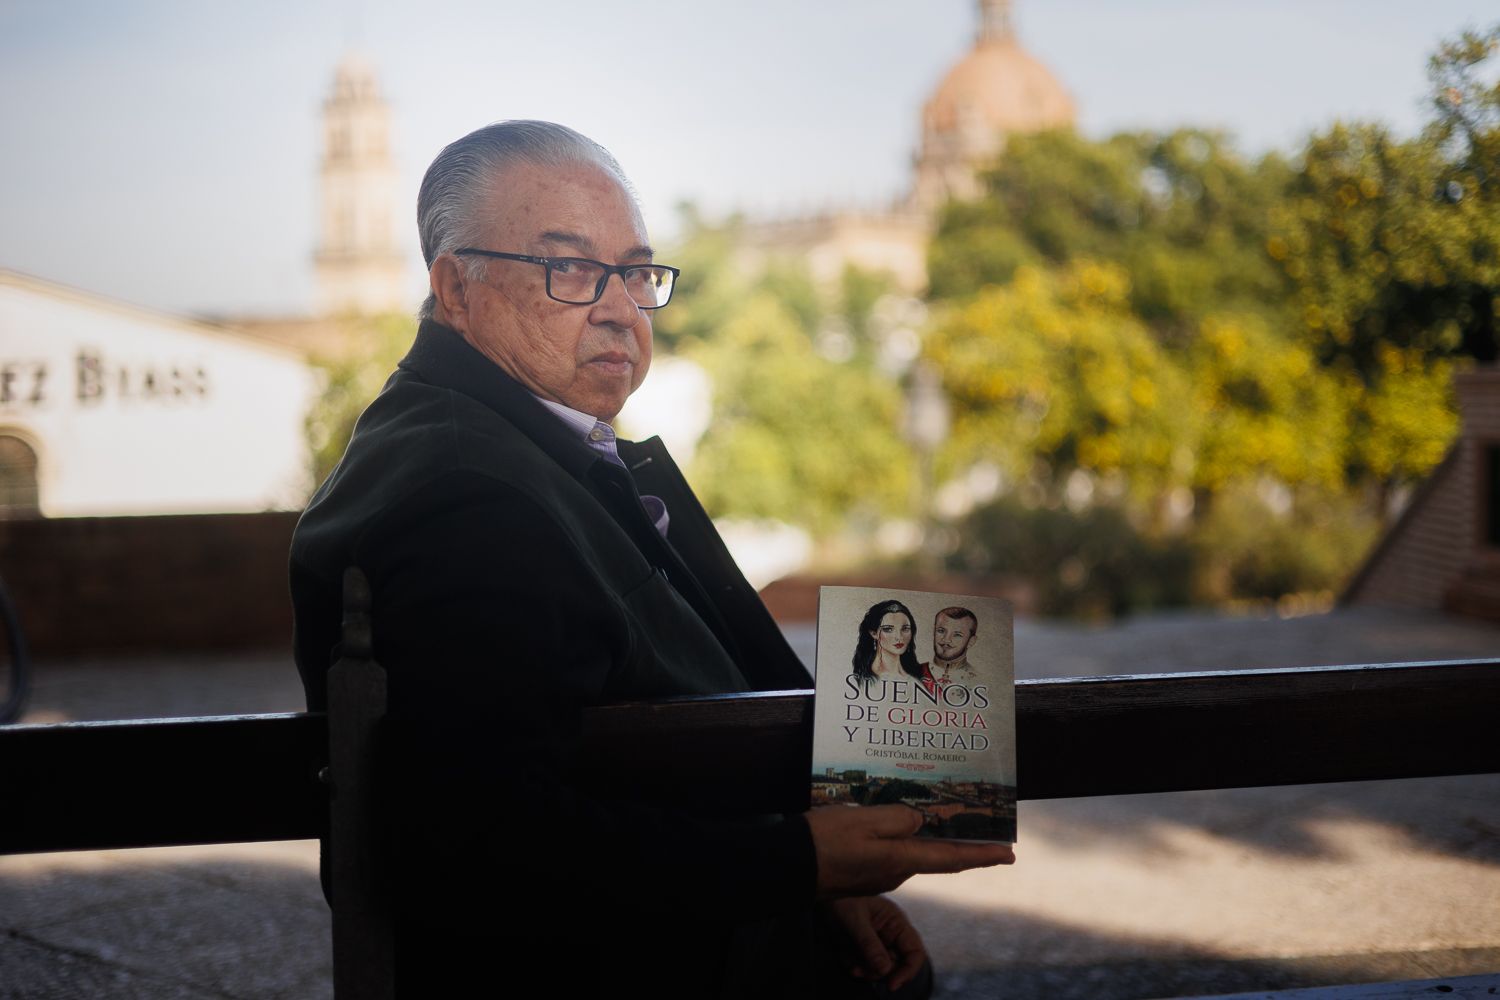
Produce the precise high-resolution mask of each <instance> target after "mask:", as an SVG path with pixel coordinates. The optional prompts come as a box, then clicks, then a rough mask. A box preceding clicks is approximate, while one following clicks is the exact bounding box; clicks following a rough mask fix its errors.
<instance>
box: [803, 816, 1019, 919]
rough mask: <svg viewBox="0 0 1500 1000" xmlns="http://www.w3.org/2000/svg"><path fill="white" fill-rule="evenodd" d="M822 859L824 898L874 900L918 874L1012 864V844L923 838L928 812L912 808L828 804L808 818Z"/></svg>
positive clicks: (820, 873) (821, 894) (820, 892)
mask: <svg viewBox="0 0 1500 1000" xmlns="http://www.w3.org/2000/svg"><path fill="white" fill-rule="evenodd" d="M807 825H808V827H809V828H810V829H811V830H812V839H813V850H814V852H815V853H816V855H817V859H818V887H817V891H818V898H820V899H836V898H839V897H841V896H874V895H876V894H877V893H882V892H888V891H889V890H891V889H894V888H896V886H898V885H900V884H901V883H902V882H905V881H906V880H907V879H909V878H911V877H912V876H913V875H927V874H935V873H938V872H961V871H966V870H968V869H970V868H987V867H989V866H991V865H1008V864H1011V863H1013V862H1014V861H1015V860H1016V855H1015V852H1014V851H1012V850H1011V849H1010V847H1009V845H1006V844H967V843H963V842H962V841H951V840H919V839H917V837H916V836H915V834H916V832H917V831H918V830H920V829H921V828H922V814H921V813H919V812H918V811H917V810H915V809H913V808H911V807H910V806H900V805H894V806H859V807H857V808H851V807H849V806H825V807H823V808H820V809H813V810H811V811H809V812H808V814H807Z"/></svg>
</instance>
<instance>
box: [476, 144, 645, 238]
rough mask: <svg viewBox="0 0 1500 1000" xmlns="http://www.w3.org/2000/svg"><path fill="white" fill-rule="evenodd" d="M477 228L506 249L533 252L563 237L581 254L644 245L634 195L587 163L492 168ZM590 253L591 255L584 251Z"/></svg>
mask: <svg viewBox="0 0 1500 1000" xmlns="http://www.w3.org/2000/svg"><path fill="white" fill-rule="evenodd" d="M483 214H484V217H483V218H482V219H481V220H480V221H481V224H483V225H484V226H485V228H486V229H487V230H488V231H489V232H490V233H491V234H492V235H493V237H494V238H496V239H500V240H504V241H508V242H510V243H511V244H512V246H511V247H508V248H506V249H515V248H518V247H519V248H522V249H535V244H536V243H537V242H538V241H543V240H544V237H547V236H549V235H552V236H556V235H559V234H565V235H567V236H569V237H570V240H569V241H568V242H577V243H578V244H579V245H578V246H577V247H576V249H578V250H579V251H580V253H581V255H583V256H599V257H600V258H601V259H605V258H606V257H613V256H615V255H617V254H620V253H623V252H625V251H627V250H629V249H630V248H632V247H638V246H639V247H643V246H646V245H647V243H648V241H647V239H646V225H645V222H644V220H643V219H642V216H641V209H640V206H639V205H638V204H637V203H636V199H635V195H634V194H633V193H632V192H631V191H630V189H629V188H628V187H626V185H625V184H624V183H623V181H622V180H621V179H620V177H619V176H617V175H616V174H615V173H614V172H613V171H611V170H609V169H607V168H605V167H603V166H601V165H599V164H596V163H591V162H588V161H579V162H565V163H561V164H555V165H554V164H541V163H532V162H529V161H520V162H516V163H512V164H508V165H506V166H504V167H501V168H500V169H499V170H497V171H496V172H495V173H494V174H493V176H492V178H491V180H490V195H489V198H488V199H487V200H486V203H485V207H484V212H483ZM589 250H594V251H597V252H596V253H584V252H583V251H589Z"/></svg>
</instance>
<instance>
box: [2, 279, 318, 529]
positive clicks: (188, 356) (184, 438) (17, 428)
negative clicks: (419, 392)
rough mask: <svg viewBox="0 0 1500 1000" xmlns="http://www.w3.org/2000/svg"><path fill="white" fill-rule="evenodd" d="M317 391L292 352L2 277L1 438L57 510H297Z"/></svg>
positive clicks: (44, 502) (46, 504)
mask: <svg viewBox="0 0 1500 1000" xmlns="http://www.w3.org/2000/svg"><path fill="white" fill-rule="evenodd" d="M316 388H317V378H316V375H315V373H314V371H313V370H312V369H311V368H309V366H308V365H307V364H306V363H304V362H303V360H302V359H301V358H300V357H299V356H298V355H297V354H296V353H295V352H292V351H289V350H286V349H282V348H276V347H273V346H269V345H265V344H261V343H258V342H255V341H252V340H250V339H248V338H245V337H242V336H239V335H235V334H233V333H229V332H227V331H224V330H221V329H219V328H216V327H212V326H208V325H206V324H200V323H194V322H192V321H189V320H184V319H179V318H176V317H172V316H168V315H165V314H161V313H156V312H153V311H151V310H146V309H138V308H135V307H131V306H124V305H120V304H117V303H112V302H109V301H106V300H103V299H100V298H96V297H94V296H91V295H87V294H85V293H81V292H77V291H74V290H71V289H66V288H63V287H61V286H57V285H51V284H48V283H45V282H41V281H37V280H35V279H32V278H28V277H24V276H21V275H16V274H12V273H6V272H0V434H5V433H10V434H15V435H17V436H19V437H21V438H23V439H24V440H26V441H27V443H29V444H30V445H31V446H32V447H33V448H34V449H35V450H36V452H37V458H38V480H39V492H40V504H41V510H42V513H43V514H45V515H47V516H51V517H60V516H79V515H110V514H177V513H222V512H232V511H258V510H267V509H295V508H297V507H300V506H301V505H302V503H303V501H304V500H305V499H306V496H307V493H308V489H309V485H310V484H309V481H308V477H309V472H308V468H307V465H308V463H307V447H306V444H305V441H304V436H303V420H304V417H305V415H306V413H307V409H308V407H309V405H310V404H311V402H312V399H313V396H314V394H315V392H316Z"/></svg>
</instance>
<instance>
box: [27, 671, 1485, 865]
mask: <svg viewBox="0 0 1500 1000" xmlns="http://www.w3.org/2000/svg"><path fill="white" fill-rule="evenodd" d="M1016 705H1017V717H1018V719H1017V731H1018V743H1019V758H1020V759H1019V764H1020V772H1021V784H1020V795H1021V797H1022V798H1027V799H1042V798H1062V797H1070V796H1087V795H1112V794H1129V793H1136V792H1158V791H1185V790H1190V789H1203V788H1237V787H1250V786H1256V785H1289V784H1307V783H1313V782H1323V781H1354V780H1362V779H1371V778H1407V777H1427V776H1436V775H1447V774H1483V773H1493V772H1500V739H1497V738H1495V735H1494V733H1495V731H1496V726H1495V719H1496V715H1497V709H1500V660H1469V661H1456V662H1443V663H1432V664H1395V665H1373V666H1364V667H1331V668H1314V669H1302V670H1266V671H1240V672H1229V673H1215V674H1161V675H1149V676H1133V677H1101V678H1089V679H1069V680H1061V681H1023V682H1021V683H1020V684H1019V685H1017V691H1016ZM811 732H812V696H811V693H810V692H805V691H804V692H782V693H774V694H763V695H750V696H725V697H718V698H700V699H681V700H677V701H671V702H661V703H656V704H634V705H621V706H609V707H601V708H595V709H590V710H588V711H587V712H586V713H585V717H584V720H583V732H582V737H581V742H580V750H579V754H578V758H577V759H578V761H579V770H580V773H584V774H586V778H585V779H584V780H586V781H587V782H588V784H589V786H590V787H591V788H597V789H599V790H600V792H601V793H603V794H620V795H640V796H643V797H645V798H647V799H657V800H660V801H663V802H668V803H672V804H674V805H676V806H678V807H686V806H696V807H701V808H703V809H705V810H708V811H719V810H722V811H725V812H745V811H755V812H771V811H795V810H798V809H800V808H803V807H805V805H806V797H807V784H808V782H807V768H808V760H809V748H810V745H811ZM325 747H326V731H325V727H324V721H323V719H322V717H321V716H311V715H296V716H292V715H288V716H257V717H247V718H236V719H195V720H174V721H156V722H143V723H76V724H65V725H59V726H20V727H3V728H0V789H4V794H5V796H6V808H5V813H4V815H3V817H0V853H19V852H23V851H36V850H72V849H86V848H106V847H132V846H147V845H170V844H188V843H218V842H226V841H237V840H276V839H286V838H301V837H313V836H317V835H318V833H319V830H320V827H321V825H322V816H323V815H324V813H323V810H325V809H326V807H327V804H326V799H325V796H324V792H323V790H322V788H321V786H319V785H318V784H317V782H316V780H315V775H316V774H317V771H318V770H319V769H320V768H321V767H322V766H323V762H324V761H325V759H326V751H325Z"/></svg>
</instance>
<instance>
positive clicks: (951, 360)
mask: <svg viewBox="0 0 1500 1000" xmlns="http://www.w3.org/2000/svg"><path fill="white" fill-rule="evenodd" d="M925 353H926V356H927V358H928V359H929V360H930V361H932V362H933V363H934V364H936V365H937V366H938V368H939V370H940V371H941V372H942V375H943V385H944V388H945V390H946V391H947V393H948V395H949V398H950V399H951V401H952V403H953V408H954V422H953V432H952V438H951V441H950V446H949V453H948V460H949V461H948V466H949V467H953V466H957V467H964V466H966V465H968V464H970V463H972V462H975V461H978V460H988V461H991V462H994V463H996V464H997V465H998V466H999V467H1000V468H1001V469H1002V470H1004V471H1005V472H1006V473H1008V475H1009V477H1010V478H1011V479H1012V480H1014V481H1020V482H1028V481H1029V482H1031V483H1033V484H1035V485H1036V486H1037V487H1039V489H1040V491H1041V493H1042V495H1043V497H1044V498H1045V499H1046V500H1047V501H1048V502H1056V501H1057V499H1058V498H1059V496H1060V495H1061V491H1062V489H1063V487H1064V485H1065V483H1066V481H1067V478H1068V474H1069V473H1070V472H1071V471H1073V470H1074V469H1082V470H1085V471H1087V472H1089V473H1092V474H1094V475H1095V476H1098V477H1102V478H1106V479H1116V480H1120V479H1123V480H1124V481H1125V482H1127V483H1128V488H1129V489H1130V491H1131V492H1132V493H1134V494H1135V496H1136V497H1137V498H1139V499H1141V500H1143V501H1145V500H1148V499H1149V498H1151V497H1154V496H1157V495H1159V494H1160V493H1161V492H1163V491H1164V490H1166V489H1168V488H1170V487H1172V486H1173V485H1185V484H1186V483H1188V482H1189V481H1190V479H1189V477H1190V473H1191V469H1190V468H1187V467H1184V463H1183V455H1184V453H1187V454H1191V447H1192V443H1193V440H1194V437H1195V435H1196V428H1195V426H1194V423H1193V417H1192V414H1191V413H1190V412H1188V411H1185V409H1184V407H1183V406H1182V405H1181V404H1182V401H1183V400H1185V399H1186V398H1187V395H1188V384H1187V378H1186V373H1185V371H1184V370H1183V368H1182V367H1181V365H1180V364H1178V363H1177V362H1176V360H1175V359H1174V358H1173V357H1172V356H1171V355H1170V354H1169V353H1168V352H1166V351H1165V350H1164V349H1163V348H1162V346H1161V345H1160V344H1159V343H1158V342H1157V340H1156V339H1155V338H1154V337H1153V336H1152V332H1151V330H1150V328H1149V327H1148V326H1147V325H1146V324H1145V323H1144V322H1142V321H1141V319H1140V318H1139V317H1138V316H1136V315H1135V314H1134V313H1133V312H1132V310H1131V308H1130V303H1129V285H1128V282H1127V280H1126V278H1125V275H1124V272H1123V271H1122V270H1121V269H1120V268H1118V267H1115V266H1113V265H1104V264H1092V263H1075V264H1072V265H1070V266H1068V267H1067V268H1064V269H1061V270H1058V271H1052V270H1044V269H1040V268H1035V267H1024V268H1022V269H1020V270H1019V271H1017V272H1016V275H1015V278H1014V280H1013V281H1012V282H1011V283H1010V284H1009V285H1007V286H1004V287H992V288H987V289H985V290H984V291H982V292H980V293H979V294H977V295H976V296H974V297H973V298H972V299H971V300H969V301H967V302H966V303H965V304H963V305H962V306H958V307H955V308H953V309H951V310H949V311H948V312H947V313H946V314H945V315H944V316H942V317H941V318H940V319H939V320H938V321H937V322H936V323H935V324H934V325H933V327H932V328H931V329H930V330H929V332H928V336H927V341H926V344H925Z"/></svg>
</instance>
